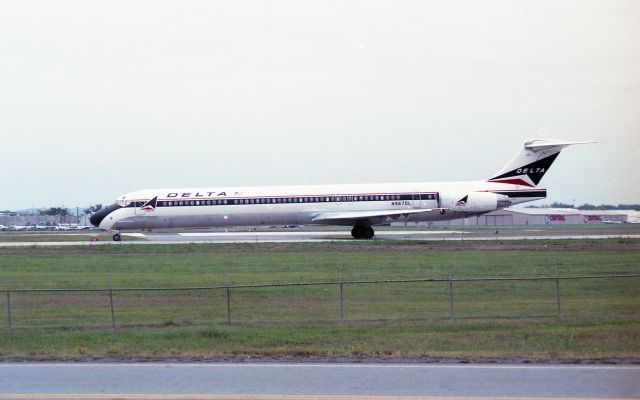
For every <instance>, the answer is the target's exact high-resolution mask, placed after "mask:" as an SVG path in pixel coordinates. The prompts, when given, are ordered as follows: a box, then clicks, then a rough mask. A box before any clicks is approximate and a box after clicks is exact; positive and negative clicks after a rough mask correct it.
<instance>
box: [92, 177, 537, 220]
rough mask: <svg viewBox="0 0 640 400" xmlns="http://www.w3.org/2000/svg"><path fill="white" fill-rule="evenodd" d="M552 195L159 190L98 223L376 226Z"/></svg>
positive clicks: (481, 186)
mask: <svg viewBox="0 0 640 400" xmlns="http://www.w3.org/2000/svg"><path fill="white" fill-rule="evenodd" d="M545 197H546V190H545V189H538V188H532V187H528V186H521V185H512V184H505V183H491V182H485V181H477V182H449V183H391V184H356V185H317V186H266V187H221V188H186V189H183V188H181V189H154V190H144V191H137V192H131V193H128V194H126V195H124V196H122V197H121V198H120V199H118V202H117V206H116V205H114V206H111V207H110V210H109V211H108V212H105V213H104V215H102V216H101V218H102V219H100V220H99V222H98V224H99V227H100V228H102V229H112V230H127V229H150V228H197V227H224V226H259V225H313V224H317V225H354V224H357V223H360V222H362V221H364V222H366V224H370V225H375V224H382V223H389V222H394V221H408V222H417V221H438V220H450V219H458V218H465V217H467V216H471V215H480V214H483V213H487V212H490V211H493V210H496V209H500V208H504V207H508V206H510V205H512V204H518V203H523V202H527V201H532V200H538V199H542V198H545ZM462 200H463V201H462ZM150 203H151V204H150Z"/></svg>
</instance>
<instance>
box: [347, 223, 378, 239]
mask: <svg viewBox="0 0 640 400" xmlns="http://www.w3.org/2000/svg"><path fill="white" fill-rule="evenodd" d="M373 235H374V232H373V228H371V227H369V226H362V225H356V226H354V227H353V229H352V230H351V236H353V238H354V239H371V238H373Z"/></svg>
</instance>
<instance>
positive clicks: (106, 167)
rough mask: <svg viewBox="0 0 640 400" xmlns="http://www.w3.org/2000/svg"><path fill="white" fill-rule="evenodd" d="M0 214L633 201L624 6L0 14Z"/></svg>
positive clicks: (633, 43) (346, 5)
mask: <svg viewBox="0 0 640 400" xmlns="http://www.w3.org/2000/svg"><path fill="white" fill-rule="evenodd" d="M0 137H1V140H0V146H1V147H0V148H1V149H2V151H1V152H0V209H24V208H30V207H32V206H33V207H45V206H54V205H65V206H68V207H75V206H80V207H84V206H88V205H89V204H95V203H107V202H109V203H110V202H113V201H114V200H115V199H116V198H117V197H119V196H120V195H122V194H123V193H126V192H129V191H133V190H138V189H146V188H156V187H189V186H200V187H210V188H224V187H229V186H250V185H280V184H325V183H371V182H418V181H454V180H472V179H484V178H489V177H490V176H491V175H492V174H494V173H495V172H497V171H498V170H499V169H500V168H501V167H502V166H503V165H504V164H506V162H507V161H508V160H509V159H510V158H511V157H512V155H513V154H514V153H515V152H516V150H517V149H518V148H519V146H520V145H521V144H522V142H523V141H524V140H526V139H528V138H534V137H547V138H560V139H568V140H598V141H599V142H600V143H598V144H595V145H585V146H576V147H573V148H569V149H566V150H565V151H563V153H562V154H561V155H560V157H559V158H558V160H557V161H556V163H555V164H554V166H553V167H552V168H551V170H550V172H549V173H548V174H547V175H546V176H545V178H544V179H543V181H542V184H541V186H542V187H546V188H547V189H548V190H549V192H548V199H547V201H544V202H543V203H545V202H546V203H550V202H552V201H563V202H574V201H575V202H576V203H578V204H582V203H586V202H590V203H596V204H600V203H631V202H633V203H639V202H640V173H639V172H638V171H639V170H640V157H639V156H638V149H639V148H640V2H638V1H635V0H632V1H610V0H607V1H604V0H602V1H590V0H577V1H555V0H554V1H511V0H510V1H503V2H498V1H483V2H477V1H451V2H449V1H447V2H443V1H377V0H376V1H373V0H363V1H345V0H338V1H305V0H292V1H262V0H255V1H173V2H169V1H158V0H153V1H87V0H78V1H15V0H14V1H1V0H0Z"/></svg>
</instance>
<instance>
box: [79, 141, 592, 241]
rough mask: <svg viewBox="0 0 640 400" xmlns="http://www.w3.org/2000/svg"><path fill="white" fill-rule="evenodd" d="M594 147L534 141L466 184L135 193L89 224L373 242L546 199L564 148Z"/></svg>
mask: <svg viewBox="0 0 640 400" xmlns="http://www.w3.org/2000/svg"><path fill="white" fill-rule="evenodd" d="M587 143H595V142H567V141H562V140H554V139H531V140H527V141H525V142H524V144H523V145H522V147H521V148H520V149H519V150H518V152H517V153H516V154H515V156H514V157H513V158H512V159H511V161H509V162H508V163H507V164H506V165H505V166H504V167H503V168H502V169H501V170H500V171H498V172H497V173H496V174H495V175H493V176H492V177H491V178H489V179H486V180H480V181H469V182H441V183H385V184H353V185H349V184H341V185H314V186H264V187H221V188H180V189H177V188H169V189H152V190H140V191H135V192H130V193H127V194H125V195H123V196H121V197H120V198H119V199H118V200H117V201H116V203H114V204H112V205H110V206H108V207H105V208H104V209H102V210H99V211H97V212H96V213H94V214H93V215H92V216H91V218H90V222H91V224H93V225H94V226H96V227H98V228H100V229H103V230H112V231H114V232H115V233H114V234H113V240H115V241H119V240H121V236H120V231H123V230H135V229H152V228H153V229H155V228H207V227H230V226H261V225H266V226H269V225H339V226H351V227H352V229H351V235H352V236H353V238H355V239H371V238H373V237H374V235H375V232H374V229H373V226H375V225H378V224H388V223H391V222H419V221H442V220H453V219H460V218H467V217H470V216H477V215H482V214H485V213H488V212H491V211H495V210H499V209H502V208H506V207H509V206H511V205H514V204H520V203H524V202H528V201H534V200H540V199H544V198H546V194H547V191H546V189H541V188H539V187H538V184H539V183H540V180H541V179H542V177H543V176H544V174H545V173H546V172H547V171H548V169H549V167H550V166H551V164H552V163H553V162H554V161H555V159H556V157H557V156H558V154H559V153H560V151H562V149H564V148H565V147H567V146H571V145H575V144H587Z"/></svg>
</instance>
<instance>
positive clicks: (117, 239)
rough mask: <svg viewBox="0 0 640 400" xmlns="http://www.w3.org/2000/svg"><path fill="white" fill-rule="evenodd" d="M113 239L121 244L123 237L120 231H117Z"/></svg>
mask: <svg viewBox="0 0 640 400" xmlns="http://www.w3.org/2000/svg"><path fill="white" fill-rule="evenodd" d="M112 237H113V241H114V242H119V241H120V240H122V237H121V236H120V231H116V232H115V233H114V234H113V236H112Z"/></svg>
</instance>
